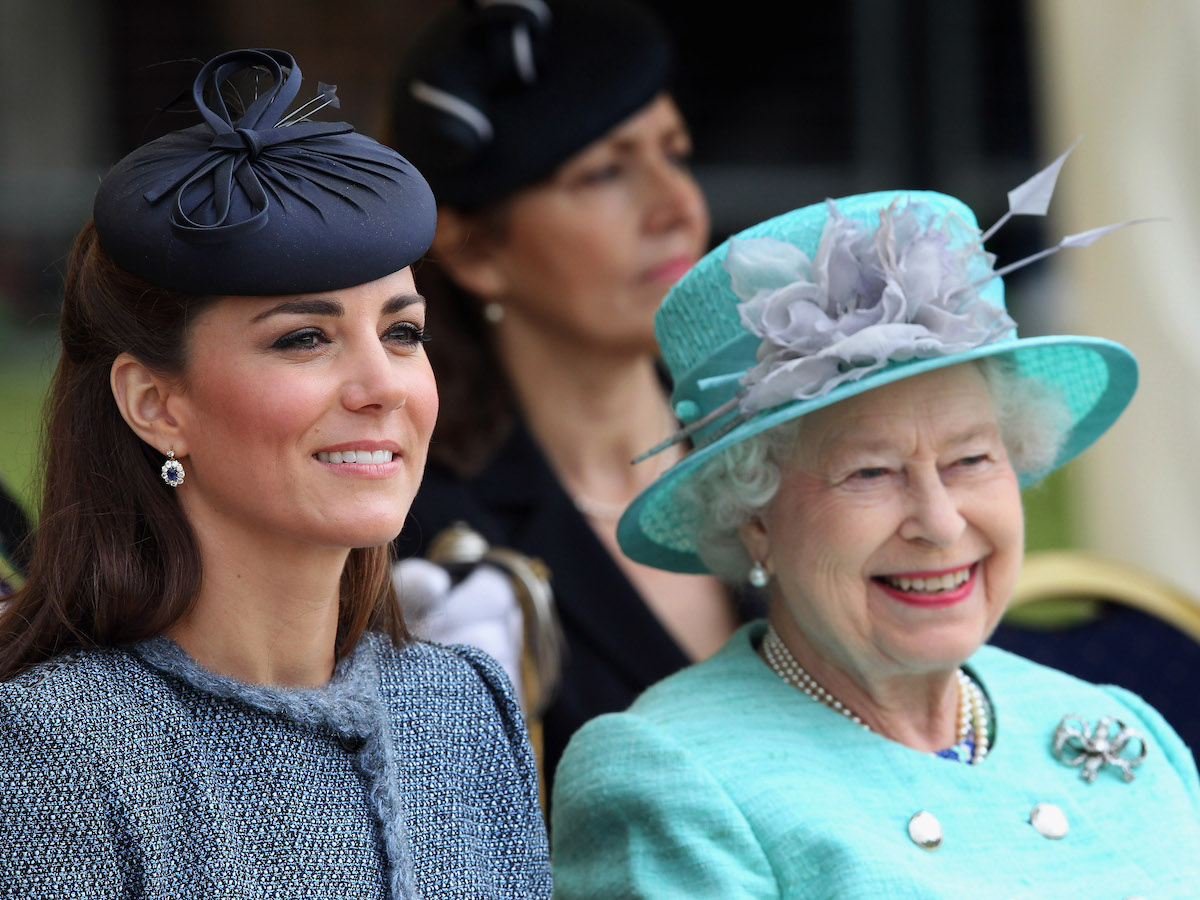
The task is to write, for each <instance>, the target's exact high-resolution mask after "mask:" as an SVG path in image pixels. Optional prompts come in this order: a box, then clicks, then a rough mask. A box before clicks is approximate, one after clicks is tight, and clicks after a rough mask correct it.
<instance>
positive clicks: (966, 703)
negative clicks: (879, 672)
mask: <svg viewBox="0 0 1200 900" xmlns="http://www.w3.org/2000/svg"><path fill="white" fill-rule="evenodd" d="M762 652H763V658H764V659H765V660H766V663H767V665H768V666H770V667H771V670H772V671H773V672H774V673H775V674H776V675H778V676H779V677H780V678H782V679H783V680H784V681H786V682H787V683H788V684H790V685H792V686H793V687H797V688H799V689H800V690H802V691H803V692H804V693H805V694H807V695H808V696H809V697H811V698H812V699H813V700H815V701H817V702H818V703H824V704H825V705H826V706H828V707H829V708H830V709H832V710H835V711H836V712H840V713H841V714H842V715H843V716H845V717H846V718H847V719H849V720H850V721H851V722H853V723H854V724H855V725H858V726H860V727H862V728H864V729H866V730H867V731H870V730H871V726H870V725H868V724H867V723H866V722H864V721H863V720H862V719H860V718H859V717H858V716H857V715H855V714H854V712H853V711H852V710H851V709H850V708H849V707H847V706H846V705H845V704H844V703H842V702H841V701H840V700H838V699H837V697H835V696H833V694H831V693H829V691H827V690H825V688H823V687H821V685H820V684H818V683H817V680H816V679H815V678H813V677H812V676H811V675H809V674H808V672H807V671H806V670H805V668H804V667H803V666H802V665H800V663H799V662H797V661H796V657H794V656H792V652H791V651H790V650H788V648H787V645H785V644H784V643H783V640H782V639H781V638H780V637H779V634H778V633H777V632H776V631H775V629H774V627H768V628H767V633H766V636H765V637H764V638H763V642H762ZM957 674H958V743H959V744H962V743H963V742H964V741H965V740H966V739H967V736H968V735H969V734H970V733H971V730H972V728H973V729H974V731H975V746H974V749H973V751H972V753H971V763H972V764H975V763H978V762H979V761H980V760H982V759H983V758H984V757H985V756H987V753H988V718H987V704H986V703H985V701H984V699H983V691H981V690H980V689H979V686H978V685H977V684H976V683H975V682H974V681H973V680H971V676H969V675H968V674H967V673H966V672H964V671H963V670H962V669H959V670H958V673H957Z"/></svg>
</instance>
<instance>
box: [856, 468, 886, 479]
mask: <svg viewBox="0 0 1200 900" xmlns="http://www.w3.org/2000/svg"><path fill="white" fill-rule="evenodd" d="M889 471H891V470H890V469H887V468H886V467H884V466H867V467H865V468H862V469H857V470H855V471H854V472H853V473H851V475H850V478H851V479H853V480H855V481H876V480H878V479H880V478H884V477H886V476H887V474H888V472H889Z"/></svg>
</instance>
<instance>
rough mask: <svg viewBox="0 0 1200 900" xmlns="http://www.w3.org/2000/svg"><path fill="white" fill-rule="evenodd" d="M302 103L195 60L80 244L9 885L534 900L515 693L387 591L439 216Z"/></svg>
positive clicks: (422, 194) (82, 890) (397, 171)
mask: <svg viewBox="0 0 1200 900" xmlns="http://www.w3.org/2000/svg"><path fill="white" fill-rule="evenodd" d="M239 78H243V79H244V80H243V81H241V82H240V83H239V82H238V80H237V79H239ZM239 85H240V89H241V91H242V92H243V93H242V94H241V98H242V99H241V100H240V105H241V107H242V108H244V112H243V113H242V114H241V115H240V116H238V117H233V116H231V115H230V113H229V108H230V106H233V105H234V101H233V100H232V99H228V100H227V95H228V94H229V92H230V90H231V89H232V88H235V87H238V86H239ZM299 87H300V70H299V68H298V67H297V66H296V65H295V62H294V61H293V60H292V58H291V57H290V56H289V55H288V54H286V53H283V52H281V51H274V50H243V51H235V52H232V53H227V54H224V55H222V56H219V57H217V58H215V59H214V60H212V61H211V62H209V63H208V64H207V65H206V66H205V67H204V68H203V69H202V70H201V72H200V74H199V76H198V77H197V79H196V84H195V88H194V91H193V97H194V99H195V101H196V105H197V108H198V109H199V111H200V112H201V114H202V115H203V118H204V121H203V123H202V124H200V125H197V126H195V127H193V128H189V129H185V130H183V131H178V132H174V133H172V134H169V135H167V136H166V137H163V138H161V139H159V140H156V141H152V142H151V143H149V144H147V145H145V146H143V147H142V148H140V149H138V150H136V151H135V152H133V153H132V154H130V155H129V156H127V157H126V158H125V159H123V160H122V161H121V162H119V163H118V164H117V165H116V166H115V167H114V168H113V170H112V171H111V172H110V173H109V174H108V175H107V176H106V178H105V179H104V180H103V182H102V184H101V186H100V189H99V191H98V193H97V196H96V201H95V208H94V221H93V222H91V223H89V224H88V225H87V226H86V227H85V228H84V229H83V232H82V233H81V235H80V236H79V239H78V241H77V243H76V246H75V249H74V252H73V255H72V258H71V262H70V268H69V272H68V276H67V281H66V286H65V295H64V303H63V310H62V321H61V334H62V357H61V360H60V363H59V366H58V370H57V372H56V374H55V377H54V381H53V384H52V388H51V392H52V394H51V402H50V404H49V409H50V418H49V422H48V432H47V442H46V445H47V447H48V457H47V459H46V478H45V481H46V491H45V497H44V501H43V505H42V510H41V518H40V522H39V532H38V540H37V546H36V550H35V555H34V559H33V562H32V566H31V568H30V571H29V577H28V579H27V581H26V583H25V585H24V587H23V588H22V589H21V590H19V591H18V592H17V593H16V594H15V595H14V596H13V597H12V598H11V600H10V601H9V603H8V605H7V606H6V607H5V609H4V612H3V614H2V615H0V677H2V678H3V682H2V683H0V819H2V820H3V821H4V823H5V827H4V830H3V834H2V835H0V886H2V887H7V888H8V890H0V893H6V894H7V893H13V892H19V893H21V894H22V895H25V896H66V895H72V896H84V895H86V896H104V897H161V896H168V895H169V896H173V897H211V896H215V895H219V896H239V897H241V896H255V897H297V896H304V897H329V898H345V897H347V896H354V897H393V898H398V897H416V896H463V897H466V896H470V897H513V898H516V897H522V898H524V897H531V896H536V897H546V896H548V895H549V890H550V876H549V869H548V864H547V858H546V843H545V833H544V827H543V824H542V818H541V812H540V809H539V807H538V799H537V784H536V774H535V769H534V766H533V761H532V756H531V753H530V750H529V746H528V744H527V742H526V739H525V736H524V728H523V724H522V720H521V716H520V712H519V710H518V708H517V707H516V705H515V703H514V701H513V699H512V695H511V693H510V688H509V684H508V682H507V679H506V678H505V677H504V675H503V674H502V672H500V670H499V669H498V668H497V667H496V666H495V665H494V663H492V662H491V661H490V660H489V659H488V658H486V657H485V656H483V655H482V654H479V653H475V652H472V651H468V650H463V649H460V650H456V651H452V650H447V649H441V648H434V647H431V646H429V645H423V644H419V643H414V642H412V641H410V640H409V638H408V635H407V632H406V630H405V626H404V623H403V620H402V617H401V615H400V613H399V608H398V605H397V602H396V597H395V595H394V593H393V590H392V587H391V580H390V566H389V556H388V545H389V542H390V541H391V540H392V539H393V538H394V537H395V536H396V534H397V532H398V531H399V530H400V527H401V524H402V523H403V520H404V516H405V515H406V513H407V509H408V505H409V503H411V501H412V498H413V495H414V494H415V492H416V490H417V486H418V485H419V484H420V481H421V477H422V472H423V469H424V463H425V455H426V447H427V444H428V441H429V437H430V434H431V432H432V429H433V424H434V420H435V418H436V415H437V407H438V398H437V391H436V388H435V385H434V381H433V375H432V372H431V370H430V367H429V363H428V361H427V359H426V357H425V352H424V348H423V342H424V319H425V301H424V299H423V298H422V297H421V296H420V295H419V294H418V293H417V292H416V290H415V289H414V286H413V281H412V275H411V273H410V271H409V265H410V264H411V263H412V261H413V260H414V259H416V258H417V257H418V256H420V254H421V253H423V252H424V250H425V249H426V247H427V246H428V243H429V240H430V239H431V237H432V234H433V229H434V206H433V199H432V196H431V194H430V192H429V188H428V186H427V184H426V183H425V181H424V180H423V178H422V177H421V175H420V174H419V172H417V171H416V170H415V169H414V168H413V167H412V166H411V165H410V164H409V163H408V162H407V161H406V160H404V159H403V158H402V157H400V156H399V155H397V154H396V153H395V152H394V151H391V150H389V149H388V148H386V147H383V146H382V145H379V144H377V143H376V142H375V141H372V140H370V139H369V138H366V137H364V136H362V135H358V134H355V133H354V131H353V129H352V128H351V127H350V126H349V125H347V124H345V123H325V122H315V121H310V120H308V119H307V118H306V117H305V115H304V110H305V109H312V107H313V106H314V105H319V103H317V104H311V103H310V104H308V105H306V106H304V107H300V109H299V110H298V111H296V112H290V113H289V112H288V110H289V107H291V106H292V104H293V100H294V99H295V98H296V96H297V92H298V91H299Z"/></svg>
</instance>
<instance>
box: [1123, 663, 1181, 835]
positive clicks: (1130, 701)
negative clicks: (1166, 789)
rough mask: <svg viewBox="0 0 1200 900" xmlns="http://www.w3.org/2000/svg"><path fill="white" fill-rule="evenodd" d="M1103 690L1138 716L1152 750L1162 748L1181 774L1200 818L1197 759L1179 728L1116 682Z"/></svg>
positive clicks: (1149, 748) (1136, 726) (1149, 751)
mask: <svg viewBox="0 0 1200 900" xmlns="http://www.w3.org/2000/svg"><path fill="white" fill-rule="evenodd" d="M1103 689H1104V690H1105V691H1107V692H1108V693H1110V694H1112V695H1113V696H1114V697H1116V698H1117V699H1118V700H1120V701H1121V702H1122V703H1123V704H1125V705H1126V706H1127V707H1129V708H1130V709H1132V710H1133V712H1134V713H1135V714H1136V715H1137V717H1138V723H1137V724H1136V725H1135V726H1134V727H1135V728H1137V729H1138V730H1144V731H1145V732H1147V733H1146V734H1145V735H1144V737H1145V738H1146V739H1147V746H1148V753H1154V752H1156V751H1159V752H1161V753H1162V754H1163V755H1164V756H1165V757H1166V758H1167V762H1168V763H1169V764H1170V766H1171V768H1173V769H1174V770H1175V771H1176V773H1177V774H1178V775H1179V780H1180V781H1182V782H1183V786H1184V788H1185V790H1186V791H1187V795H1188V800H1189V801H1190V803H1191V805H1192V809H1193V810H1194V811H1195V813H1196V815H1197V817H1200V775H1198V774H1197V771H1196V761H1195V759H1194V758H1193V756H1192V751H1191V750H1189V749H1188V745H1187V744H1185V743H1184V742H1183V738H1181V737H1180V736H1179V735H1178V734H1177V733H1176V732H1175V729H1174V728H1172V727H1171V726H1170V725H1169V724H1168V723H1167V720H1166V719H1164V718H1163V717H1162V714H1161V713H1159V711H1158V710H1156V709H1155V708H1154V707H1153V706H1151V705H1150V704H1149V703H1147V702H1146V701H1145V700H1143V699H1142V698H1141V697H1139V696H1138V695H1137V694H1135V693H1133V692H1132V691H1129V690H1126V689H1125V688H1122V687H1118V686H1116V685H1104V688H1103ZM1130 724H1132V723H1130Z"/></svg>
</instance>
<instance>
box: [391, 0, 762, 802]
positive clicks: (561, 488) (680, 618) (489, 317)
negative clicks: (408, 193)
mask: <svg viewBox="0 0 1200 900" xmlns="http://www.w3.org/2000/svg"><path fill="white" fill-rule="evenodd" d="M671 71H672V52H671V46H670V44H669V42H668V40H667V38H666V35H665V34H664V31H663V29H662V27H661V25H660V24H659V23H658V22H657V21H655V20H654V19H653V18H652V17H651V16H650V15H649V13H648V12H647V11H646V10H645V9H643V8H641V7H639V6H637V5H634V4H632V3H629V2H625V0H563V2H559V3H551V4H545V3H542V2H541V0H533V2H526V3H515V2H500V3H488V4H483V3H478V4H475V3H464V4H460V5H458V6H456V7H455V8H454V9H452V10H451V11H449V12H447V13H445V14H444V15H442V16H441V17H440V18H438V19H437V20H436V21H435V22H434V23H433V24H432V26H431V27H430V28H429V30H428V31H427V32H425V33H424V34H421V35H419V36H418V37H417V38H416V39H415V40H414V42H413V44H412V46H411V49H409V50H408V52H407V53H406V54H405V57H404V59H403V60H402V61H401V64H400V67H399V72H398V75H397V77H396V81H395V91H394V97H393V101H392V107H391V117H392V120H391V127H390V128H389V129H388V130H389V131H390V135H389V136H388V138H387V139H388V140H390V142H391V143H392V144H393V146H395V147H396V148H397V149H398V150H399V151H400V152H401V153H403V154H404V155H405V156H407V157H409V158H410V159H412V160H413V161H414V163H415V164H416V165H417V166H418V167H419V168H420V169H421V171H422V172H423V173H424V174H425V176H426V177H427V178H428V179H429V181H430V184H431V186H432V188H433V191H434V196H435V197H436V198H437V201H438V230H437V234H436V236H435V238H434V242H433V247H432V250H431V251H430V253H429V254H428V256H427V257H426V259H425V260H424V261H423V262H422V263H421V264H420V265H418V266H417V267H415V269H414V275H415V278H416V280H417V285H418V287H419V288H420V290H421V291H422V292H423V293H424V294H426V295H427V296H429V297H430V298H431V304H430V323H429V324H430V333H431V334H432V335H434V336H435V341H434V343H433V344H431V347H430V358H431V360H432V363H433V366H434V371H435V373H436V374H437V377H438V383H439V387H440V389H441V392H442V398H443V404H442V412H441V416H440V418H439V421H438V426H437V429H436V431H435V433H434V438H433V442H432V445H431V448H430V467H429V471H428V473H427V475H426V479H425V483H424V485H423V486H422V490H421V491H420V493H419V494H418V496H417V500H416V502H415V503H414V506H413V514H412V519H411V521H410V522H409V523H408V525H407V526H406V528H405V531H404V533H403V534H402V535H401V539H400V544H399V547H400V555H401V557H402V558H403V557H405V556H411V555H413V554H422V553H425V552H427V551H428V547H429V544H430V542H431V541H433V540H434V539H435V538H436V537H437V536H438V535H439V534H440V533H441V532H442V531H443V529H445V528H446V527H447V526H448V525H450V524H452V523H454V522H456V521H463V522H465V523H466V524H467V525H469V526H470V527H471V528H473V529H474V530H475V531H477V532H479V533H480V534H481V535H482V536H483V537H484V538H485V539H486V540H487V541H488V542H489V543H490V544H492V545H497V546H501V547H506V548H512V549H514V550H517V551H520V552H521V553H524V554H527V555H529V556H532V557H537V558H539V559H541V560H542V561H543V562H544V563H545V564H546V565H547V566H548V568H549V570H550V573H551V583H552V587H553V591H554V596H555V601H556V608H557V615H558V618H559V621H560V623H561V627H562V632H563V635H564V637H565V644H566V653H565V659H564V661H563V671H562V680H561V683H560V685H559V686H558V689H557V693H556V695H555V696H554V698H553V700H552V702H551V704H550V706H549V708H548V709H546V710H545V711H544V715H543V720H542V724H543V727H544V747H545V757H544V762H545V774H546V777H547V780H550V779H552V777H553V772H554V766H555V763H556V761H557V759H558V756H559V754H560V753H561V751H562V748H563V747H564V746H565V744H566V741H567V739H568V738H569V737H570V735H571V734H572V733H573V732H574V731H575V729H577V728H578V727H579V726H580V725H581V724H582V723H583V722H585V721H586V720H588V719H590V718H591V717H592V716H595V715H597V714H599V713H601V712H606V711H611V710H617V709H623V708H624V707H625V706H626V705H627V704H628V703H629V702H630V701H632V700H633V698H634V697H635V696H637V694H638V693H639V692H640V691H641V690H642V689H644V688H645V687H647V686H648V685H650V684H651V683H653V682H655V681H657V680H659V679H660V678H663V677H664V676H666V675H669V674H671V673H672V672H674V671H676V670H678V669H679V668H681V667H683V666H684V665H686V664H687V663H689V662H693V661H695V660H699V659H703V658H705V657H707V656H708V655H710V654H711V653H712V652H713V651H714V650H716V649H717V648H718V647H719V646H720V645H721V644H722V643H723V642H724V641H725V640H726V638H728V636H729V635H730V634H731V633H732V631H733V630H734V628H735V627H736V626H737V624H738V623H739V622H740V621H742V620H743V619H744V618H746V616H747V612H746V610H745V609H744V606H743V604H742V603H741V602H740V600H739V596H738V595H736V594H734V593H731V592H729V591H728V590H727V589H725V588H724V587H722V586H721V585H720V583H719V582H718V581H717V580H716V579H714V578H710V577H706V576H693V575H682V574H678V573H668V572H663V571H660V570H656V569H653V568H651V567H648V566H643V565H639V564H637V563H634V562H631V561H630V560H629V559H627V558H626V557H624V555H623V554H621V552H620V550H619V549H618V547H617V544H616V522H617V518H618V517H619V515H620V513H621V511H622V510H623V509H624V507H625V505H626V503H627V502H628V501H629V500H630V499H631V498H632V497H633V496H634V495H635V494H636V493H637V491H638V490H639V489H641V488H642V487H644V486H645V484H646V483H647V482H648V480H649V479H650V478H652V477H653V475H654V474H655V472H656V471H657V470H656V469H655V468H654V467H655V466H658V467H660V468H664V467H665V466H666V465H669V463H670V462H671V461H672V459H673V457H674V455H675V454H674V453H668V454H666V455H665V456H664V457H662V458H660V459H659V460H656V461H655V462H654V463H652V464H650V466H649V467H647V466H642V467H638V468H634V467H632V466H631V465H630V461H631V459H632V458H633V457H634V455H635V454H636V452H637V451H639V450H640V449H642V448H644V447H645V446H647V445H648V444H650V443H652V442H653V440H654V439H655V438H656V437H657V436H658V435H661V434H662V433H663V431H664V429H665V428H666V427H667V426H668V424H669V423H670V422H671V421H673V414H672V410H671V406H670V403H669V401H668V398H667V392H668V387H667V386H666V385H665V384H664V377H663V373H662V372H661V370H660V368H659V367H658V361H657V346H656V343H655V337H654V330H653V317H654V312H655V310H656V309H657V307H658V304H659V302H660V301H661V299H662V297H663V295H664V294H665V293H666V291H667V289H668V288H669V287H670V285H671V284H672V283H673V282H674V281H675V280H676V279H677V278H678V277H679V276H680V275H682V274H683V272H684V271H685V270H686V269H687V268H688V267H689V266H690V265H691V264H692V263H693V262H695V261H696V260H697V259H698V258H699V256H700V255H701V254H702V253H703V252H704V250H705V249H706V244H707V240H708V235H709V222H708V214H707V209H706V206H705V203H704V198H703V197H702V195H701V193H700V190H699V188H698V186H697V184H696V182H695V180H694V179H693V177H692V175H691V174H690V172H689V170H688V159H689V156H690V153H691V144H690V139H689V135H688V131H687V127H686V125H685V123H684V122H683V120H682V118H681V117H680V113H679V110H678V109H677V107H676V105H675V103H674V102H673V100H672V99H671V96H670V94H669V93H668V84H669V80H670V76H671ZM433 298H436V302H435V301H434V300H433Z"/></svg>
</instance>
